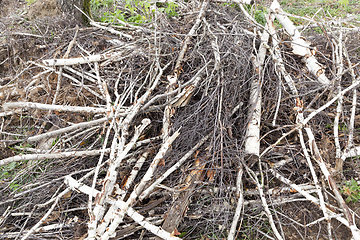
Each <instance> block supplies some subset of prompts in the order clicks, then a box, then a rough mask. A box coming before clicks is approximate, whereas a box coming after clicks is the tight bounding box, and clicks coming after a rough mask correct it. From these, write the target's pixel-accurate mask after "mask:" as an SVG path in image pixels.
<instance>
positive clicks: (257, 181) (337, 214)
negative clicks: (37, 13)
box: [0, 0, 360, 239]
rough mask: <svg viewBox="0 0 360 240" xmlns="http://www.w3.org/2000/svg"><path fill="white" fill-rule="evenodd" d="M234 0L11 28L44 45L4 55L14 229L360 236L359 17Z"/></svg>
mask: <svg viewBox="0 0 360 240" xmlns="http://www.w3.org/2000/svg"><path fill="white" fill-rule="evenodd" d="M236 3H237V5H236V7H231V6H229V5H226V4H223V3H217V2H208V1H204V2H197V1H192V2H191V3H189V2H187V3H185V2H181V1H179V2H178V5H179V8H178V11H179V13H180V14H179V16H178V17H172V18H168V17H167V16H166V14H164V13H161V12H159V11H157V10H156V5H155V4H154V5H153V7H154V19H153V21H152V22H151V23H149V24H147V25H143V26H135V25H130V24H125V25H124V24H122V25H121V24H120V25H116V24H112V25H106V24H103V23H99V22H95V21H93V20H90V24H91V25H92V27H86V28H79V27H77V26H72V24H74V23H71V22H67V25H66V24H64V20H61V21H62V23H63V25H57V27H58V28H60V29H53V30H51V28H50V30H49V26H48V25H47V24H44V22H41V21H42V20H36V21H35V22H34V23H33V24H35V25H36V26H37V29H39V32H41V33H46V32H50V31H51V32H52V31H54V32H55V33H56V34H57V35H55V37H53V36H52V37H49V36H48V35H46V36H45V35H44V36H39V35H38V34H36V35H35V34H25V33H23V34H21V33H19V32H18V33H16V34H11V35H10V36H9V38H11V39H13V40H12V41H13V42H14V44H15V42H17V44H18V45H17V46H19V42H20V43H21V42H22V43H23V44H24V45H26V44H32V45H33V46H32V47H33V48H35V49H36V50H34V52H36V53H37V56H40V57H38V58H37V59H35V60H34V59H32V60H31V59H28V58H29V56H28V58H27V59H25V58H24V57H23V55H22V54H23V53H24V52H22V51H21V50H19V51H12V50H11V48H10V47H8V48H7V50H8V52H9V56H10V57H8V58H6V59H5V60H4V61H3V64H8V65H7V68H8V69H7V72H6V74H3V75H2V79H1V101H2V111H1V112H0V116H1V142H2V154H3V156H4V157H3V158H2V159H1V160H0V166H1V168H2V172H3V174H2V175H1V178H0V181H1V185H0V191H1V197H0V209H1V213H2V214H1V217H0V226H1V228H0V232H1V235H2V238H6V239H13V238H16V239H18V238H20V239H54V238H60V239H111V238H116V239H122V238H126V239H143V238H145V239H149V238H156V239H157V238H162V239H179V238H186V239H200V238H201V239H203V238H204V239H205V238H206V239H209V238H215V239H218V238H227V239H244V238H246V239H260V238H264V239H300V238H301V239H315V238H316V239H318V238H320V239H350V238H352V237H353V238H354V239H360V232H359V229H358V228H357V226H356V223H357V222H358V221H359V216H358V215H357V214H356V212H354V211H353V210H352V209H351V208H349V207H348V206H347V203H346V202H345V201H344V199H343V197H344V196H345V195H342V193H340V191H339V184H340V183H341V181H342V180H346V179H347V180H348V179H350V178H351V177H353V178H356V177H357V172H358V171H357V166H356V162H355V161H353V160H351V159H352V158H354V157H355V158H356V157H358V151H360V148H359V147H357V145H356V143H357V142H358V141H359V137H357V135H356V134H357V132H356V131H357V130H356V127H358V126H356V121H355V120H356V118H357V117H356V115H357V114H358V113H359V109H358V101H357V97H358V96H357V95H358V93H357V88H358V86H359V84H360V79H359V78H358V77H357V76H358V75H357V74H358V70H359V68H358V64H357V63H356V62H355V61H356V59H357V58H356V56H350V55H349V53H348V50H347V46H348V45H349V46H351V45H352V44H353V43H352V42H351V41H347V40H346V39H347V37H348V36H351V35H354V32H355V33H356V32H357V31H358V29H357V28H354V27H348V26H347V25H346V23H344V22H340V21H339V20H338V21H334V22H327V23H319V22H316V21H315V20H314V19H307V18H305V20H306V21H308V22H309V24H308V25H307V26H304V28H307V29H311V28H312V27H314V26H316V27H318V26H320V27H321V28H322V29H323V30H324V31H325V29H326V36H325V37H323V36H315V37H314V36H313V37H312V40H313V43H311V42H309V41H307V40H305V38H304V37H303V36H301V34H300V32H299V27H295V26H294V25H293V23H292V22H291V21H290V20H289V18H288V14H286V13H285V12H283V11H282V9H281V7H280V5H279V4H278V2H277V1H276V0H275V1H273V2H272V4H271V6H270V8H269V13H268V14H267V16H266V24H265V26H262V25H260V24H258V23H257V22H256V21H255V20H254V19H253V17H252V16H251V14H249V12H250V13H251V4H252V3H251V2H245V1H244V2H241V1H240V0H237V1H236ZM244 4H250V5H244ZM249 9H250V11H249ZM292 17H296V16H292ZM275 19H277V22H275V21H274V20H275ZM43 21H44V20H43ZM279 23H280V24H279ZM61 26H66V27H64V28H61ZM275 26H277V28H275ZM53 28H55V27H53ZM315 43H316V44H317V45H315ZM10 53H11V54H10ZM15 63H17V64H18V65H15ZM344 126H346V129H345V130H344ZM339 129H340V130H339ZM339 131H340V132H339ZM345 132H346V134H344V133H345ZM9 149H11V151H10V150H9ZM332 152H334V153H335V154H332ZM339 229H341V230H342V231H339Z"/></svg>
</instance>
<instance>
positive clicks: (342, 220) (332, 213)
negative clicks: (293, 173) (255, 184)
mask: <svg viewBox="0 0 360 240" xmlns="http://www.w3.org/2000/svg"><path fill="white" fill-rule="evenodd" d="M269 172H270V173H272V174H273V175H274V176H275V177H276V178H277V179H279V180H280V181H282V182H283V183H285V184H287V185H289V186H290V187H291V188H293V189H295V190H296V191H297V192H298V193H300V194H301V195H303V196H304V197H305V198H306V199H307V200H309V201H311V202H312V203H314V204H316V205H319V203H320V201H319V199H317V198H316V197H314V196H312V195H311V194H310V193H308V192H306V191H304V190H303V189H302V188H301V187H299V186H298V185H296V184H294V183H292V182H291V181H290V180H289V179H287V178H285V177H283V176H282V175H280V174H279V173H277V172H276V171H275V170H274V169H272V168H269ZM326 210H327V212H328V214H329V217H331V218H335V219H336V220H338V221H339V222H341V223H342V224H344V225H345V226H347V227H348V228H350V225H349V222H348V221H347V220H346V219H345V218H343V217H341V216H339V215H338V214H336V213H334V212H333V211H332V210H330V209H329V208H328V207H327V208H326Z"/></svg>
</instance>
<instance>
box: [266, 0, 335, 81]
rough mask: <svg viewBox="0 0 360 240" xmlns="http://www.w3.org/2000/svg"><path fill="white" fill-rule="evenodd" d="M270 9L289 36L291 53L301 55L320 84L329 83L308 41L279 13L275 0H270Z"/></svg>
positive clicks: (281, 11) (280, 10)
mask: <svg viewBox="0 0 360 240" xmlns="http://www.w3.org/2000/svg"><path fill="white" fill-rule="evenodd" d="M270 9H271V10H272V11H273V12H274V13H275V17H276V19H277V20H278V21H279V22H280V24H282V25H283V26H284V28H285V30H286V32H287V33H288V34H289V35H290V36H291V38H292V44H291V45H292V48H293V53H294V54H297V55H299V56H301V57H303V60H304V62H305V64H306V67H307V68H308V69H309V71H310V72H311V73H312V74H313V75H314V76H315V77H316V78H317V80H318V81H319V82H320V83H321V84H323V85H329V84H330V81H329V79H328V78H327V77H326V75H325V70H324V68H323V67H322V66H321V65H320V63H319V62H318V61H317V60H316V58H315V57H314V55H315V52H314V51H311V50H310V42H308V41H306V40H304V39H303V38H302V37H301V35H300V32H299V31H298V30H297V29H296V27H295V26H294V24H293V23H292V22H291V20H290V19H289V18H288V17H286V16H284V15H283V14H281V13H283V10H282V9H281V7H280V4H279V3H278V1H277V0H274V1H273V2H272V4H271V6H270Z"/></svg>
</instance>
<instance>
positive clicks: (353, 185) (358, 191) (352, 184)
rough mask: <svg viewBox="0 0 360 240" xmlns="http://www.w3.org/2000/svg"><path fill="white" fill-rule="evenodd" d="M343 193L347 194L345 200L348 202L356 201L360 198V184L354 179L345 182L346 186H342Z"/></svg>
mask: <svg viewBox="0 0 360 240" xmlns="http://www.w3.org/2000/svg"><path fill="white" fill-rule="evenodd" d="M341 193H342V194H344V195H346V196H347V198H346V200H345V201H346V202H347V203H348V202H353V203H355V202H357V201H359V200H360V186H359V185H358V183H357V182H356V181H355V180H354V179H351V180H350V181H347V182H345V186H343V187H342V188H341Z"/></svg>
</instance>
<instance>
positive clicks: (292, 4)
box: [279, 0, 360, 24]
mask: <svg viewBox="0 0 360 240" xmlns="http://www.w3.org/2000/svg"><path fill="white" fill-rule="evenodd" d="M279 3H280V5H281V6H282V8H283V10H284V11H285V12H287V13H290V14H294V15H298V16H304V17H309V18H312V17H314V15H315V13H316V12H317V11H318V10H319V9H321V10H320V11H319V12H318V13H317V14H316V16H315V18H314V19H315V20H319V21H322V20H325V19H331V18H339V17H341V18H344V17H346V16H347V15H348V14H354V15H358V14H359V13H360V1H359V0H357V1H348V0H308V1H304V0H300V1H295V0H283V1H281V2H279ZM359 19H360V17H359V16H357V20H359ZM291 20H292V21H293V22H294V23H295V24H304V23H306V21H305V20H302V19H298V18H291Z"/></svg>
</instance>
